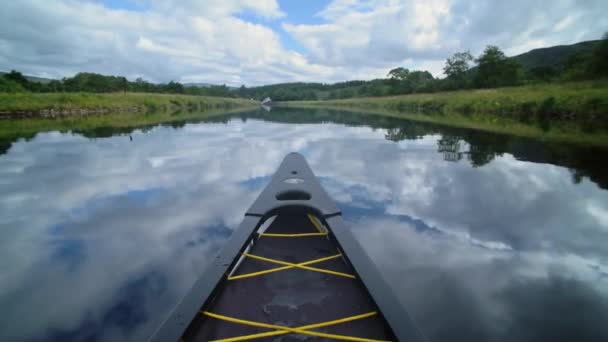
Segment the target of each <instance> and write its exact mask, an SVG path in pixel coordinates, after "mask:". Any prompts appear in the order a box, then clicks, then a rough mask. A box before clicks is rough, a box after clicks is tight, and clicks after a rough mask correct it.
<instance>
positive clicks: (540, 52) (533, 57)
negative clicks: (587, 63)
mask: <svg viewBox="0 0 608 342" xmlns="http://www.w3.org/2000/svg"><path fill="white" fill-rule="evenodd" d="M599 42H600V40H589V41H586V42H580V43H576V44H572V45H556V46H551V47H546V48H540V49H534V50H530V51H528V52H526V53H522V54H521V55H517V56H513V57H511V58H513V59H515V60H516V61H518V62H519V63H520V64H521V66H522V67H523V70H524V71H529V70H530V69H533V68H537V67H552V68H554V69H560V68H561V67H562V66H563V65H564V63H565V62H566V61H567V60H568V57H570V56H571V55H572V54H574V53H578V52H583V53H586V52H591V50H593V48H594V47H595V46H597V44H598V43H599Z"/></svg>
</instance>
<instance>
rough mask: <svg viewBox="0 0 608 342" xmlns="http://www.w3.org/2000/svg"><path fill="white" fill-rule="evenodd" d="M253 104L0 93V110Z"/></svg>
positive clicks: (154, 108)
mask: <svg viewBox="0 0 608 342" xmlns="http://www.w3.org/2000/svg"><path fill="white" fill-rule="evenodd" d="M248 105H251V106H253V105H255V102H254V101H250V100H244V99H232V98H220V97H207V96H191V95H177V94H149V93H105V94H93V93H52V94H32V93H16V94H8V93H0V111H39V110H41V109H51V108H53V109H98V108H108V109H112V108H128V107H139V108H141V109H143V110H148V111H157V110H176V109H185V108H189V107H190V108H195V107H196V108H198V109H207V108H209V109H211V108H220V107H230V108H232V107H236V106H248Z"/></svg>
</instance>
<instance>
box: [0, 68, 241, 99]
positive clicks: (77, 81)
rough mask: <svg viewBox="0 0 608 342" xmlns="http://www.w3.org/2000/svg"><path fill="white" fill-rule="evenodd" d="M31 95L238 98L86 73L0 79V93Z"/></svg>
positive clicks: (14, 74)
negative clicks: (136, 94)
mask: <svg viewBox="0 0 608 342" xmlns="http://www.w3.org/2000/svg"><path fill="white" fill-rule="evenodd" d="M25 91H29V92H34V93H56V92H91V93H109V92H128V91H129V92H142V93H167V94H188V95H205V96H221V97H237V96H238V94H237V93H235V92H234V91H232V90H231V89H230V88H228V87H227V86H225V85H210V86H206V87H198V86H186V85H183V84H181V83H179V82H174V81H171V82H169V83H151V82H148V81H145V80H143V79H142V78H138V79H136V80H135V81H133V82H132V81H129V80H127V79H126V78H125V77H122V76H106V75H100V74H96V73H90V72H81V73H78V74H76V75H75V76H74V77H69V78H63V79H62V80H51V81H49V82H46V83H43V82H36V81H31V80H29V79H27V77H25V76H24V75H23V74H21V73H20V72H18V71H15V70H12V71H11V72H9V73H6V74H4V75H2V77H0V92H9V93H16V92H25Z"/></svg>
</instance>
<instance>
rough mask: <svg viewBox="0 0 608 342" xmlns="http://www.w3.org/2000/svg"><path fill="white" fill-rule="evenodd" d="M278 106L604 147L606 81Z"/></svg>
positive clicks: (606, 132) (607, 100) (607, 121)
mask: <svg viewBox="0 0 608 342" xmlns="http://www.w3.org/2000/svg"><path fill="white" fill-rule="evenodd" d="M279 105H286V106H290V107H319V108H333V109H341V110H350V111H357V112H361V111H364V112H368V113H373V114H378V115H385V116H391V117H399V118H404V119H409V120H416V121H424V122H432V123H437V124H444V125H450V126H456V127H465V128H473V129H480V130H485V131H490V132H496V133H506V134H514V135H518V136H525V137H531V138H536V139H539V140H550V141H563V142H568V143H575V144H579V145H595V146H602V147H608V81H595V82H574V83H566V84H540V85H530V86H521V87H507V88H498V89H486V90H468V91H453V92H443V93H434V94H412V95H403V96H390V97H369V98H356V99H345V100H327V101H293V102H283V103H280V104H279Z"/></svg>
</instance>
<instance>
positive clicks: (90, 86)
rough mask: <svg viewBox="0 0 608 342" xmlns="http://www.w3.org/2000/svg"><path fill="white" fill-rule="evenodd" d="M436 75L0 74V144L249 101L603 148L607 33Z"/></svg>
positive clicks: (470, 59) (402, 71) (487, 58)
mask: <svg viewBox="0 0 608 342" xmlns="http://www.w3.org/2000/svg"><path fill="white" fill-rule="evenodd" d="M443 71H444V74H445V75H446V77H445V78H435V77H434V76H433V75H432V74H431V73H430V72H428V71H427V70H409V69H407V68H404V67H396V68H394V69H392V70H390V71H389V72H388V74H387V75H386V77H385V78H378V79H374V80H368V81H356V80H355V81H347V82H338V83H334V84H325V83H301V82H296V83H282V84H273V85H264V86H257V87H251V88H247V87H245V86H244V85H243V86H241V87H240V88H231V87H227V86H226V85H221V86H219V85H218V86H215V85H201V84H199V85H197V84H181V83H179V82H174V81H170V82H169V83H159V84H155V83H151V82H148V81H145V80H143V79H141V78H138V79H136V80H134V81H129V80H127V79H126V78H125V77H122V76H106V75H100V74H96V73H90V72H81V73H78V74H76V75H74V76H73V77H69V78H63V79H61V80H51V79H40V78H32V77H29V78H28V77H26V76H25V75H23V74H21V73H20V72H18V71H15V70H12V71H10V72H9V73H0V74H1V75H0V139H2V138H3V137H5V136H12V137H14V136H16V134H17V133H16V132H19V131H20V132H23V131H26V132H32V131H34V130H35V129H40V130H50V129H53V128H54V127H58V129H66V127H71V128H73V129H79V128H80V127H78V126H77V125H82V127H85V128H87V129H90V127H92V126H94V125H98V127H101V128H103V127H122V126H121V125H131V126H134V125H148V124H151V123H152V122H158V123H162V122H166V121H171V120H173V119H174V118H173V117H174V116H183V115H187V116H189V117H188V118H189V119H194V117H196V116H198V117H202V118H204V117H205V115H206V114H205V113H206V112H209V111H216V110H217V111H221V110H225V111H229V110H232V109H235V108H243V109H246V108H254V107H255V106H257V105H258V102H257V101H255V100H253V99H257V100H261V99H264V98H266V97H270V98H271V99H272V100H273V101H278V102H279V103H283V104H285V105H287V106H304V107H306V106H308V107H324V108H338V109H346V110H356V111H365V112H370V113H375V114H382V115H387V116H393V117H400V118H404V119H410V120H417V121H427V122H433V123H437V124H444V125H452V126H459V127H468V128H474V129H481V130H486V131H491V132H498V133H508V134H515V135H520V136H527V137H533V138H537V139H540V140H552V141H564V142H571V143H576V144H589V145H596V146H603V147H608V138H607V137H608V133H607V132H608V33H607V34H606V35H604V37H603V38H602V39H601V40H597V41H587V42H581V43H577V44H573V45H568V46H555V47H549V48H544V49H536V50H532V51H529V52H527V53H524V54H521V55H518V56H514V57H507V56H506V55H505V54H504V52H503V51H502V50H501V49H500V48H499V47H497V46H494V45H488V46H487V47H486V48H485V50H484V51H483V52H482V53H481V54H480V55H479V56H477V57H474V56H473V55H471V53H470V52H469V51H462V52H456V53H454V54H453V55H452V56H450V57H448V58H447V59H446V62H445V66H444V68H443ZM116 113H121V114H116ZM152 118H154V119H152ZM182 118H183V117H182ZM37 120H41V121H40V122H38V121H37ZM53 120H56V121H53ZM111 120H114V121H115V122H113V121H111Z"/></svg>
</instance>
